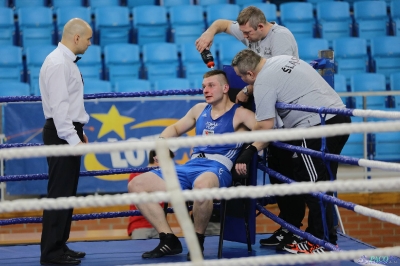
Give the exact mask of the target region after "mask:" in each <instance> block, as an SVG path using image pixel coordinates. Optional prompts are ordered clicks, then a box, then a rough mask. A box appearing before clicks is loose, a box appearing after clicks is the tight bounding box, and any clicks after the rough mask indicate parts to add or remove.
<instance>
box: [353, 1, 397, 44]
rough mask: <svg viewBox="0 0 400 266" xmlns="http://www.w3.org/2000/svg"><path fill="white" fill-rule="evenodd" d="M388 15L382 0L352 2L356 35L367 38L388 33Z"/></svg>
mask: <svg viewBox="0 0 400 266" xmlns="http://www.w3.org/2000/svg"><path fill="white" fill-rule="evenodd" d="M388 25H389V17H388V15H387V11H386V3H385V2H384V1H360V2H355V3H354V30H355V32H356V36H358V37H360V38H364V39H367V44H368V45H369V40H370V39H372V38H375V37H380V36H385V35H387V33H388Z"/></svg>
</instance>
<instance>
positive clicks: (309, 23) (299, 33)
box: [280, 2, 315, 40]
mask: <svg viewBox="0 0 400 266" xmlns="http://www.w3.org/2000/svg"><path fill="white" fill-rule="evenodd" d="M280 11H281V23H282V25H283V26H285V27H287V28H288V29H289V30H290V31H291V32H292V33H293V35H294V37H295V38H296V40H299V39H300V38H313V37H314V32H315V19H314V16H313V6H312V4H311V3H298V2H291V3H283V4H281V5H280Z"/></svg>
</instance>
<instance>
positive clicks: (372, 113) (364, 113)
mask: <svg viewBox="0 0 400 266" xmlns="http://www.w3.org/2000/svg"><path fill="white" fill-rule="evenodd" d="M353 115H354V116H361V117H379V118H388V119H400V112H398V111H381V110H364V109H354V110H353Z"/></svg>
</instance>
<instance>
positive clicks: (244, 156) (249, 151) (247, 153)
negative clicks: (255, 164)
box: [235, 144, 257, 175]
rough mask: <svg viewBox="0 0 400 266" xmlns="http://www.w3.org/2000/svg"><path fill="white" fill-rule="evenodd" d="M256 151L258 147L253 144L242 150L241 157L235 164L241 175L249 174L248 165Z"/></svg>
mask: <svg viewBox="0 0 400 266" xmlns="http://www.w3.org/2000/svg"><path fill="white" fill-rule="evenodd" d="M256 152H257V148H256V147H254V146H253V145H251V144H250V145H248V146H247V147H246V148H245V149H244V150H242V152H241V153H240V155H239V157H238V158H237V159H236V164H235V170H236V172H237V173H238V174H239V175H246V174H247V165H249V163H250V161H251V159H252V158H253V155H254V153H256Z"/></svg>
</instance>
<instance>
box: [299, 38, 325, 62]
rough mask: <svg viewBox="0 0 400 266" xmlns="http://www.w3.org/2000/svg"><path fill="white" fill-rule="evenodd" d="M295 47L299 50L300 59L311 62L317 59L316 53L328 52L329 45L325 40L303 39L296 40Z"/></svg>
mask: <svg viewBox="0 0 400 266" xmlns="http://www.w3.org/2000/svg"><path fill="white" fill-rule="evenodd" d="M297 46H298V48H299V57H300V59H302V60H304V61H306V62H311V61H312V60H315V59H317V58H318V52H319V51H321V50H328V49H329V43H328V41H327V40H325V39H316V38H303V39H300V40H297Z"/></svg>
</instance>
